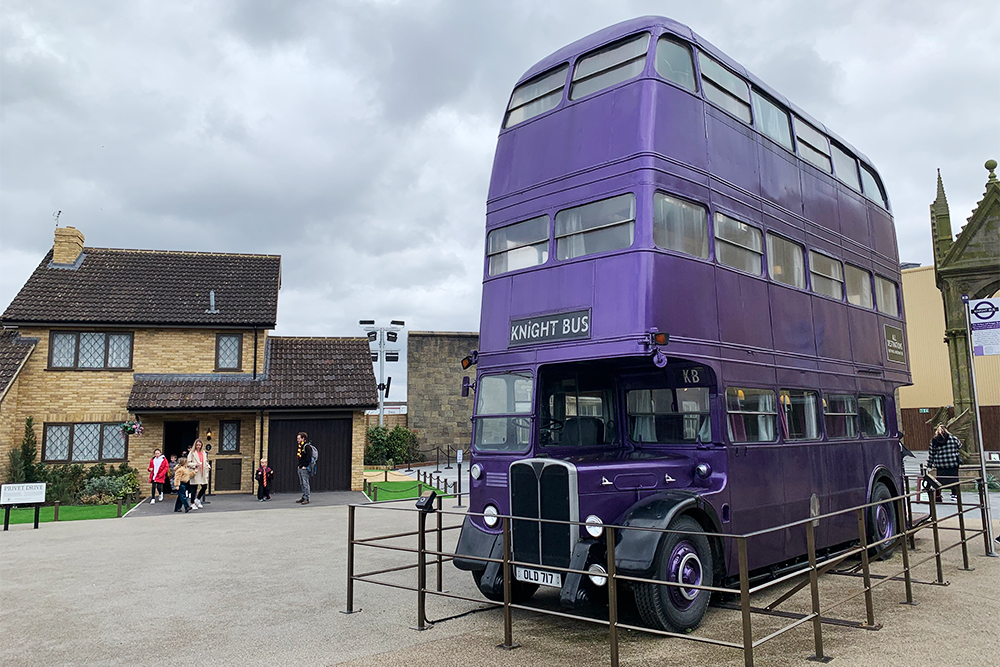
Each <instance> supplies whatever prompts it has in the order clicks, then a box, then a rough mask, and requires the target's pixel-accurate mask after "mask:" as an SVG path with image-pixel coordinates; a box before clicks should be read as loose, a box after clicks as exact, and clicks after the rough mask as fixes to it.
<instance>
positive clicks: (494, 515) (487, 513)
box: [483, 505, 500, 528]
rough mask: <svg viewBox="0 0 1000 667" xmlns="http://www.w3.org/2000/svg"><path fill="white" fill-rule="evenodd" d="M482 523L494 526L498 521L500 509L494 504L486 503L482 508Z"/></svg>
mask: <svg viewBox="0 0 1000 667" xmlns="http://www.w3.org/2000/svg"><path fill="white" fill-rule="evenodd" d="M483 523H485V524H486V527H487V528H496V525H497V524H498V523H500V510H498V509H497V508H496V506H494V505H487V506H486V507H484V508H483Z"/></svg>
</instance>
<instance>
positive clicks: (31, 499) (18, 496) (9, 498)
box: [0, 482, 45, 505]
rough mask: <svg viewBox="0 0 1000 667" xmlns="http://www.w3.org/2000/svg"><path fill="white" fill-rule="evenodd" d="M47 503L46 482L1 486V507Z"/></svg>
mask: <svg viewBox="0 0 1000 667" xmlns="http://www.w3.org/2000/svg"><path fill="white" fill-rule="evenodd" d="M44 502H45V482H37V483H34V484H4V485H3V486H0V505H30V504H32V503H44Z"/></svg>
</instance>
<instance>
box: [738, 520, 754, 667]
mask: <svg viewBox="0 0 1000 667" xmlns="http://www.w3.org/2000/svg"><path fill="white" fill-rule="evenodd" d="M736 540H737V542H736V546H737V550H738V557H739V562H740V611H741V612H742V614H743V665H744V667H753V629H752V628H751V626H750V565H749V559H748V557H747V538H746V537H743V536H740V537H738V538H736Z"/></svg>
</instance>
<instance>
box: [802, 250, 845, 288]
mask: <svg viewBox="0 0 1000 667" xmlns="http://www.w3.org/2000/svg"><path fill="white" fill-rule="evenodd" d="M809 281H810V282H811V283H812V290H813V292H816V293H817V294H825V295H826V296H829V297H833V298H834V299H843V298H844V267H843V265H841V263H840V262H839V261H837V260H835V259H834V258H832V257H827V256H826V255H821V254H819V253H818V252H816V251H815V250H810V251H809Z"/></svg>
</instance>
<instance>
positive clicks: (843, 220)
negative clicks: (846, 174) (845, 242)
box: [837, 191, 871, 248]
mask: <svg viewBox="0 0 1000 667" xmlns="http://www.w3.org/2000/svg"><path fill="white" fill-rule="evenodd" d="M837 202H838V208H839V211H840V231H841V233H842V234H843V235H844V236H846V237H847V238H849V239H851V240H852V241H857V242H858V243H860V244H861V245H863V246H865V247H866V248H870V247H871V229H870V227H869V225H868V205H867V204H866V203H865V200H864V198H863V197H862V196H861V195H854V194H848V193H846V192H843V191H841V192H840V194H839V195H838V197H837Z"/></svg>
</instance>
